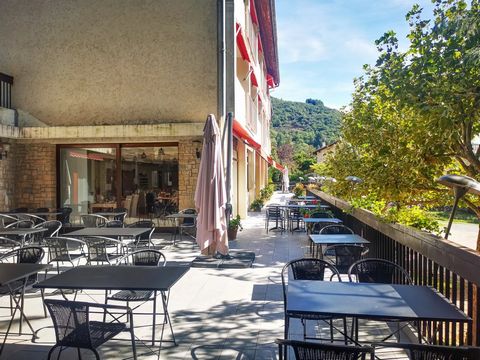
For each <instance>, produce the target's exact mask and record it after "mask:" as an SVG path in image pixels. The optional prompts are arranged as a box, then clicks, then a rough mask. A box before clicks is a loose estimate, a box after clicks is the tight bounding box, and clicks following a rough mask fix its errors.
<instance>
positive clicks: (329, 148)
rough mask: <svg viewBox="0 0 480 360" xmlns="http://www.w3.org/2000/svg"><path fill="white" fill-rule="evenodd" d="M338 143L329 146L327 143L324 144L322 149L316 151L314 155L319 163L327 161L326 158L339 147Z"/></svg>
mask: <svg viewBox="0 0 480 360" xmlns="http://www.w3.org/2000/svg"><path fill="white" fill-rule="evenodd" d="M337 143H338V141H335V142H333V143H331V144H329V145H327V144H326V143H323V144H322V147H320V148H318V149H317V150H315V151H314V152H313V153H314V154H315V155H316V156H317V163H322V162H324V161H325V156H326V155H327V154H330V153H334V152H335V149H336V147H337Z"/></svg>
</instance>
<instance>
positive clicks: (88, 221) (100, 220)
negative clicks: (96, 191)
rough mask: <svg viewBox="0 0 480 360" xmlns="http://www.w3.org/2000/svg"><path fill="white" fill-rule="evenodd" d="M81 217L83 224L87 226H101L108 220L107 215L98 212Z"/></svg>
mask: <svg viewBox="0 0 480 360" xmlns="http://www.w3.org/2000/svg"><path fill="white" fill-rule="evenodd" d="M80 218H81V219H82V223H83V225H85V226H86V227H100V226H103V225H105V223H106V222H107V221H108V219H107V218H106V217H103V216H100V215H96V214H86V215H81V216H80Z"/></svg>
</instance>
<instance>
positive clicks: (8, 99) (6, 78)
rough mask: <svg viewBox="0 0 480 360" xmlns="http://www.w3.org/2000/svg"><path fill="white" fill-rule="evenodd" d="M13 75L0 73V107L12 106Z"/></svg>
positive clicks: (9, 107)
mask: <svg viewBox="0 0 480 360" xmlns="http://www.w3.org/2000/svg"><path fill="white" fill-rule="evenodd" d="M12 85H13V77H12V76H10V75H7V74H3V73H0V107H4V108H8V109H11V108H12Z"/></svg>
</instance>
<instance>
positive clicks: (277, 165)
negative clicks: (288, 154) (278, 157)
mask: <svg viewBox="0 0 480 360" xmlns="http://www.w3.org/2000/svg"><path fill="white" fill-rule="evenodd" d="M267 160H268V163H269V164H270V165H272V166H273V167H274V168H276V169H277V170H280V171H283V170H284V169H285V167H284V166H283V165H282V164H279V163H277V162H276V161H275V160H273V159H272V157H271V156H269V157H268V159H267Z"/></svg>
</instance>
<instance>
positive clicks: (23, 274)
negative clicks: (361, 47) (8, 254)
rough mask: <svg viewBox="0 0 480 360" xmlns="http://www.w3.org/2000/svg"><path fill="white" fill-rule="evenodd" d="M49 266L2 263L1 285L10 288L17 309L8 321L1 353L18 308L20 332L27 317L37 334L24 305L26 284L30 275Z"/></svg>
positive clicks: (0, 266) (0, 349)
mask: <svg viewBox="0 0 480 360" xmlns="http://www.w3.org/2000/svg"><path fill="white" fill-rule="evenodd" d="M49 266H50V265H42V264H11V263H5V264H1V263H0V286H1V287H6V288H8V291H9V293H10V297H11V299H12V300H13V303H14V304H15V310H14V311H13V312H12V317H11V318H10V322H9V323H8V327H7V331H6V333H5V337H4V338H3V342H2V346H1V347H0V354H1V353H2V351H3V348H4V346H5V342H6V341H7V337H8V334H9V333H10V328H11V327H12V323H13V320H14V319H15V315H16V313H17V310H20V323H19V332H20V333H21V332H22V323H23V319H25V322H26V323H27V325H28V327H29V328H30V330H31V331H32V333H33V334H35V331H34V330H33V327H32V325H31V324H30V321H29V320H28V318H27V316H26V315H25V313H24V311H23V307H22V304H23V297H24V295H25V286H26V284H27V280H28V277H29V276H30V275H34V274H37V273H39V272H40V271H43V270H45V269H47V268H48V267H49ZM19 289H21V292H20V294H18V293H17V292H18V290H19ZM18 295H19V296H18ZM17 297H18V298H17Z"/></svg>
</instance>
